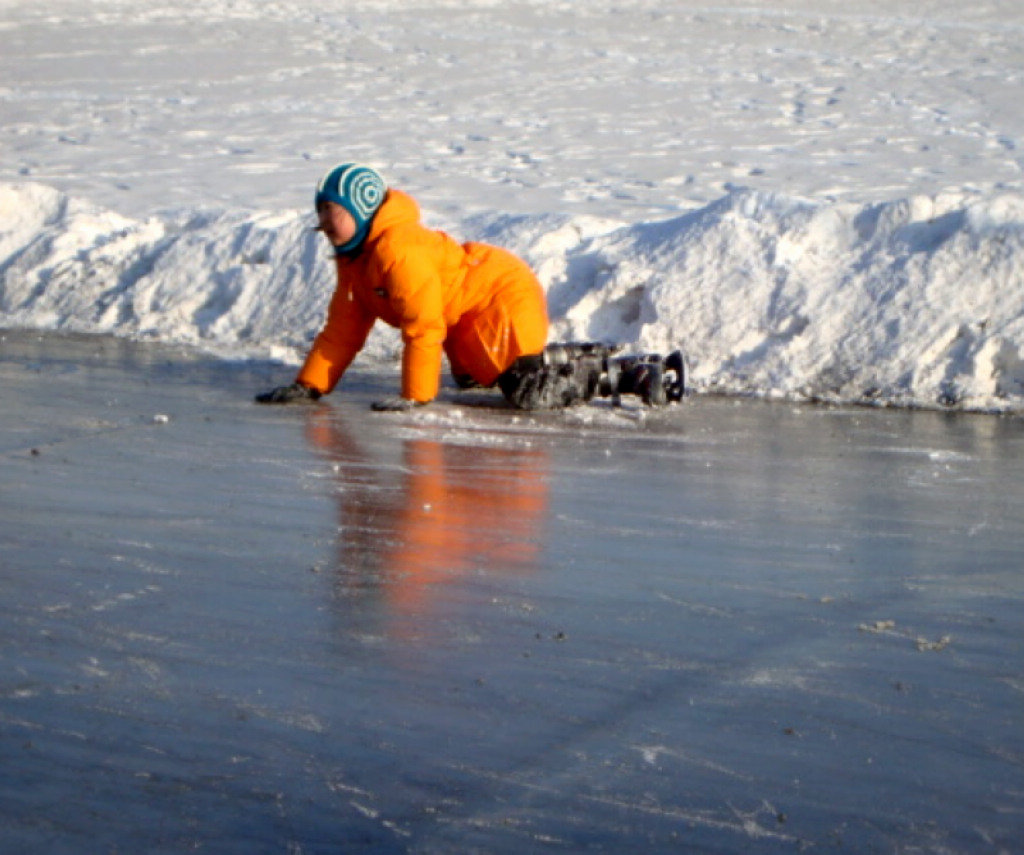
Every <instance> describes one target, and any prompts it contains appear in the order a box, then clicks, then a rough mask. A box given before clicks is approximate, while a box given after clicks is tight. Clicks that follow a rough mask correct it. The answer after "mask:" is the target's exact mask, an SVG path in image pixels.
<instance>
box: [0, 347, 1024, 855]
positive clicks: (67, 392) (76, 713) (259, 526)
mask: <svg viewBox="0 0 1024 855" xmlns="http://www.w3.org/2000/svg"><path fill="white" fill-rule="evenodd" d="M273 370H274V369H271V368H269V367H268V366H261V365H259V364H256V363H249V364H239V363H231V362H227V361H217V360H206V359H202V358H199V357H197V356H196V354H195V351H194V350H187V349H181V348H167V347H166V346H156V345H152V344H149V345H145V344H138V343H132V342H129V341H124V340H115V339H110V338H95V337H71V338H68V337H56V338H55V337H53V336H52V335H47V336H43V337H39V336H38V335H37V334H34V333H16V334H14V333H11V334H8V335H6V336H5V338H4V340H3V341H2V342H0V382H2V386H3V389H4V407H3V408H2V410H0V437H2V440H0V442H2V447H0V461H2V466H3V472H4V476H3V480H2V482H0V556H2V558H0V583H2V586H3V590H4V597H3V598H2V602H0V666H2V667H0V672H2V675H3V676H2V678H0V728H2V731H3V733H4V738H3V740H0V793H2V798H0V842H2V844H3V848H4V850H5V851H12V852H13V851H46V852H50V853H65V852H67V853H70V852H81V851H84V850H89V851H104V852H106V851H115V850H116V851H133V852H182V851H193V850H195V849H208V850H210V851H217V852H239V853H242V852H245V853H253V852H268V853H270V852H294V853H300V852H301V853H311V852H352V851H375V852H451V851H486V852H508V853H519V852H523V851H553V852H559V851H565V852H578V851H599V852H615V853H618V852H626V851H716V852H750V851H757V852H792V851H799V850H801V849H807V848H811V849H815V848H829V849H833V850H835V851H844V852H846V851H848V852H865V851H897V852H910V851H915V852H936V853H938V852H968V851H971V852H974V851H1012V850H1013V849H1014V847H1015V846H1016V843H1017V841H1019V840H1020V839H1021V834H1022V832H1024V825H1022V820H1021V817H1022V816H1024V804H1022V801H1021V799H1022V792H1024V789H1022V787H1021V775H1022V767H1021V757H1022V756H1024V744H1022V734H1021V729H1020V716H1019V710H1020V709H1021V693H1022V691H1024V683H1022V680H1021V676H1020V663H1021V656H1022V650H1021V638H1022V631H1024V625H1022V617H1021V616H1022V615H1024V602H1022V600H1024V587H1022V581H1021V580H1022V577H1021V573H1020V569H1021V568H1020V556H1021V555H1022V554H1024V529H1022V527H1021V525H1020V521H1021V519H1022V518H1024V497H1022V494H1021V490H1020V483H1021V479H1022V477H1024V471H1022V467H1024V463H1022V461H1024V447H1022V443H1024V435H1022V433H1021V427H1020V422H1019V420H1018V419H1016V418H1003V417H993V416H970V415H964V414H961V415H959V416H956V417H952V416H949V415H945V414H940V413H930V412H909V411H893V410H872V409H842V408H832V407H823V406H816V407H796V406H794V405H792V404H781V403H774V404H773V403H767V402H756V401H745V402H732V401H729V400H725V399H718V398H714V397H704V398H699V399H695V400H691V401H689V402H687V403H686V404H684V405H683V406H677V407H673V408H671V409H669V410H667V411H663V412H660V413H657V414H646V415H644V414H643V411H642V410H639V409H630V408H626V409H624V410H622V411H616V410H612V409H610V408H601V407H589V408H584V409H582V410H577V411H572V412H568V413H555V414H548V415H545V416H541V417H529V418H527V417H523V416H516V415H515V414H514V413H513V412H511V411H509V410H502V409H493V408H487V407H482V406H481V404H482V403H483V399H482V398H481V397H480V395H465V394H462V395H460V394H458V393H455V392H453V391H448V390H446V391H445V393H444V400H443V401H442V402H441V404H440V405H438V406H436V407H435V408H434V409H432V410H425V411H422V412H418V413H416V414H413V415H399V416H395V415H380V414H374V413H371V412H370V411H369V408H368V404H369V402H370V401H371V400H373V399H374V398H375V397H377V396H379V395H380V394H381V393H382V391H383V390H385V389H387V388H388V387H389V384H390V383H391V382H393V378H392V377H390V376H387V375H377V374H372V373H367V372H364V373H361V374H360V375H359V377H358V381H357V382H354V383H353V384H352V385H351V388H350V389H349V390H348V394H347V395H346V396H344V397H343V398H340V399H337V400H334V401H331V402H330V403H320V404H318V405H314V406H309V407H298V408H259V407H255V406H254V405H253V404H251V402H250V401H249V398H248V395H247V394H246V393H247V390H248V389H249V388H251V387H253V386H254V385H258V384H259V383H260V382H264V383H265V382H267V381H268V380H269V379H270V378H269V376H268V372H271V371H273Z"/></svg>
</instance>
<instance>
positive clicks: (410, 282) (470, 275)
mask: <svg viewBox="0 0 1024 855" xmlns="http://www.w3.org/2000/svg"><path fill="white" fill-rule="evenodd" d="M336 264H337V273H338V286H337V289H336V290H335V292H334V296H333V297H332V298H331V302H330V306H329V307H328V311H327V322H326V323H325V325H324V328H323V330H322V331H321V332H320V334H319V335H318V336H317V337H316V340H315V341H314V342H313V347H312V349H311V350H310V353H309V355H308V356H307V358H306V362H305V364H304V365H303V367H302V370H301V371H300V372H299V375H298V377H297V380H298V382H300V383H302V384H303V385H306V386H309V387H311V388H314V389H316V390H318V391H319V392H321V393H327V392H330V391H331V390H332V389H334V387H335V386H336V385H337V383H338V381H339V380H340V379H341V376H342V374H344V373H345V370H346V369H347V368H348V366H349V365H350V364H351V362H352V360H353V359H354V358H355V356H356V354H357V353H358V352H359V351H360V350H361V349H362V347H363V345H364V344H365V343H366V338H367V336H368V335H369V333H370V330H371V329H372V327H373V324H374V322H375V321H376V320H377V319H378V318H380V319H381V320H383V321H384V322H385V323H387V324H390V325H391V326H393V327H397V328H398V329H400V330H401V332H402V341H403V343H404V349H403V353H402V397H404V398H410V399H412V400H415V401H421V402H426V401H430V400H431V399H433V398H434V397H435V396H436V395H437V391H438V388H439V385H440V376H441V354H442V351H446V352H447V353H448V356H449V359H450V361H451V363H452V367H453V369H455V370H457V371H458V372H460V373H465V374H468V375H470V376H471V377H472V378H473V379H474V380H476V381H477V382H478V383H481V384H482V385H485V386H490V385H492V384H493V383H494V382H495V380H496V379H497V377H498V375H499V374H501V373H502V372H503V371H505V370H506V369H507V368H508V367H509V366H511V364H512V363H513V362H514V361H515V360H516V359H517V358H518V357H519V356H522V355H524V354H532V353H540V352H541V350H543V348H544V345H545V343H546V340H547V328H548V319H547V310H546V307H545V298H544V292H543V290H542V289H541V287H540V284H539V283H538V282H537V279H536V277H534V275H533V273H532V272H531V271H530V269H529V267H527V265H526V264H525V263H524V262H522V261H521V260H520V259H518V258H516V257H515V256H514V255H512V254H511V253H509V252H506V251H505V250H502V249H498V248H496V247H492V246H487V245H486V244H479V243H466V244H459V243H456V242H455V241H454V240H453V239H452V238H450V237H449V236H448V235H446V234H445V233H444V232H441V231H435V230H433V229H428V228H426V227H425V226H423V225H422V224H421V223H420V211H419V207H418V206H417V204H416V202H415V201H414V200H413V199H412V197H411V196H409V195H407V194H405V193H403V192H402V191H400V190H394V189H392V190H389V191H388V195H387V198H386V199H385V201H384V203H383V204H382V205H381V207H380V209H379V210H378V211H377V213H376V215H375V216H374V218H373V221H372V222H371V224H370V228H369V232H368V233H367V237H366V240H365V242H364V243H363V245H362V246H361V248H360V249H359V250H358V251H357V252H356V253H354V254H350V255H346V256H339V257H338V258H337V259H336Z"/></svg>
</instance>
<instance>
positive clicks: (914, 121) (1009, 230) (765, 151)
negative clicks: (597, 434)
mask: <svg viewBox="0 0 1024 855" xmlns="http://www.w3.org/2000/svg"><path fill="white" fill-rule="evenodd" d="M3 9H4V24H3V27H2V28H0V48H2V52H0V53H2V57H3V58H2V60H0V63H2V66H0V67H2V68H3V69H4V78H3V79H4V87H3V88H2V89H0V103H2V104H3V110H4V113H3V119H2V124H0V129H2V130H3V135H2V137H0V152H3V154H4V157H3V158H2V159H0V161H2V162H0V275H2V279H0V319H2V322H3V325H4V326H7V327H23V328H25V327H29V328H38V329H60V330H77V331H94V332H106V333H114V334H117V335H124V336H131V337H144V338H156V339H159V340H163V341H168V342H187V343H194V344H201V345H203V346H204V347H206V348H207V349H209V350H213V351H215V352H218V353H221V354H225V355H229V356H230V355H236V356H237V355H259V356H267V355H270V356H273V357H275V358H278V359H280V360H282V361H284V362H286V363H288V364H290V365H294V364H295V363H296V362H297V361H298V360H299V359H300V358H301V355H302V353H303V351H304V349H305V347H306V346H307V344H308V342H309V340H310V338H311V337H312V336H313V335H314V334H315V332H316V331H317V329H318V328H319V326H320V324H321V322H322V318H323V312H324V307H325V304H326V301H327V299H328V296H329V293H330V290H331V288H332V287H333V281H332V276H333V274H332V271H331V269H330V265H329V263H328V260H327V258H326V247H323V246H321V245H319V244H318V243H317V241H316V236H315V235H313V234H311V233H310V232H309V231H308V226H309V225H310V224H311V222H312V218H311V213H310V198H311V195H312V188H313V186H314V184H315V182H316V180H317V179H318V178H319V176H320V175H321V174H322V172H324V171H325V170H326V169H327V168H329V167H330V166H331V165H333V164H334V163H335V162H337V161H339V160H343V159H346V160H347V159H358V160H364V161H367V162H370V163H373V164H374V165H376V166H378V167H379V168H381V169H382V170H383V172H384V173H385V175H386V176H387V177H388V178H389V179H390V180H391V181H392V182H393V183H394V184H396V185H397V186H401V187H403V188H404V189H406V190H408V191H410V192H411V193H412V194H413V195H414V196H416V197H417V198H418V199H419V200H420V201H421V202H422V203H423V205H424V207H425V209H426V213H427V217H428V222H429V223H430V224H431V225H434V226H438V227H443V228H446V229H448V230H449V231H451V232H452V233H453V234H455V235H456V236H457V237H459V238H462V239H470V238H477V239H484V240H489V241H492V242H495V243H499V244H502V245H505V246H508V247H510V248H511V249H513V250H515V251H517V252H519V253H521V254H522V255H524V256H525V257H526V258H527V259H528V260H529V261H530V263H531V264H532V265H533V266H534V268H535V269H536V270H537V272H538V275H539V276H540V278H541V280H542V283H543V284H544V286H545V288H546V289H547V292H548V296H549V300H550V303H551V306H552V315H553V319H554V321H555V324H554V330H553V335H554V337H556V338H561V339H567V338H603V339H609V340H615V341H619V342H622V343H624V344H627V345H630V346H635V347H637V348H642V349H659V350H665V349H669V348H675V347H682V348H684V349H685V350H686V351H687V353H688V354H689V358H690V361H691V368H692V379H693V385H694V388H695V389H696V390H697V391H714V392H725V393H732V394H753V395H759V396H763V397H770V398H785V399H790V400H826V401H832V402H870V403H876V404H887V405H897V406H924V407H941V408H955V409H970V410H985V411H1002V412H1018V411H1020V410H1021V409H1022V406H1024V355H1022V354H1024V320H1022V308H1024V261H1022V259H1024V185H1022V182H1021V167H1022V159H1021V155H1020V146H1021V133H1022V129H1024V124H1022V123H1024V118H1022V117H1024V114H1022V113H1021V111H1020V110H1019V104H1018V100H1019V90H1020V83H1021V79H1022V77H1021V76H1022V71H1024V52H1022V48H1021V44H1024V41H1022V39H1021V36H1022V34H1024V11H1022V8H1021V6H1020V4H1019V3H1016V2H1011V0H985V2H980V3H973V4H970V6H969V7H964V5H963V4H962V3H956V2H953V0H928V2H924V3H921V2H915V3H884V4H883V3H878V2H872V0H863V2H860V3H853V4H850V3H842V4H840V3H818V2H816V3H808V2H803V1H802V0H789V2H786V3H773V4H771V5H770V8H769V7H759V6H745V7H735V6H728V5H721V4H720V5H710V6H709V5H707V4H704V3H694V2H685V0H680V2H674V3H670V4H665V3H662V2H654V0H627V2H615V3H606V2H597V3H587V4H578V3H550V2H533V1H532V0H530V1H529V2H525V1H524V2H519V3H514V4H499V3H494V2H475V3H450V2H439V0H435V2H427V0H401V2H399V0H395V2H388V3H384V4H382V3H379V2H372V3H371V2H365V3H362V2H346V3H343V4H342V3H334V2H330V0H328V2H323V3H318V4H315V5H314V4H305V3H300V2H296V0H286V2H277V3H273V4H265V3H249V2H222V0H213V2H203V3H198V2H188V3H178V4H175V5H174V7H173V8H168V9H163V8H153V7H152V6H151V4H148V3H147V4H143V3H139V2H130V0H118V1H117V2H114V1H113V0H107V2H103V3H98V4H96V3H94V4H85V5H83V4H79V3H71V2H61V0H57V2H54V3H48V4H46V5H45V6H39V5H38V4H29V3H25V2H6V3H4V4H3ZM456 21H457V22H458V23H457V24H456ZM396 350H397V338H396V336H395V335H393V334H392V333H390V332H388V331H381V333H380V334H378V335H377V336H376V337H375V338H374V339H373V341H372V342H371V346H370V348H369V350H368V352H367V357H368V358H370V359H373V360H393V359H394V357H395V353H396Z"/></svg>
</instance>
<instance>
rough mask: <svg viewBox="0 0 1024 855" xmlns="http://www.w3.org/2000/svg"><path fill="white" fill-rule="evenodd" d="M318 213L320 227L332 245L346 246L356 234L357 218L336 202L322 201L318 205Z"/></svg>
mask: <svg viewBox="0 0 1024 855" xmlns="http://www.w3.org/2000/svg"><path fill="white" fill-rule="evenodd" d="M316 214H317V217H319V219H320V225H319V227H318V229H319V231H322V232H323V233H324V237H326V238H327V240H328V241H330V243H331V246H344V245H345V244H346V243H348V242H349V241H350V240H352V238H354V237H355V236H356V221H355V219H354V218H353V217H352V215H351V214H350V213H349V212H348V211H346V210H345V209H344V208H343V207H341V205H339V204H337V203H336V202H321V203H320V204H319V205H317V208H316Z"/></svg>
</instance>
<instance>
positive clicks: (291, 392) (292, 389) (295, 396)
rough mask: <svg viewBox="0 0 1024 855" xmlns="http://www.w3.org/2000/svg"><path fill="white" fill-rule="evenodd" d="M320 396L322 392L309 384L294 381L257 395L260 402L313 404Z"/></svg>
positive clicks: (257, 401) (257, 400)
mask: <svg viewBox="0 0 1024 855" xmlns="http://www.w3.org/2000/svg"><path fill="white" fill-rule="evenodd" d="M319 398H320V393H319V392H318V391H317V390H316V389H311V388H310V387H309V386H303V385H302V384H301V383H292V385H291V386H278V387H277V388H276V389H271V390H270V391H269V392H264V393H263V394H262V395H257V396H256V403H258V404H312V403H313V401H316V400H318V399H319Z"/></svg>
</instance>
